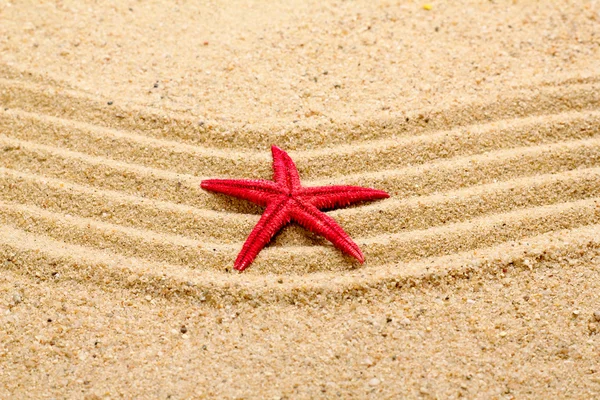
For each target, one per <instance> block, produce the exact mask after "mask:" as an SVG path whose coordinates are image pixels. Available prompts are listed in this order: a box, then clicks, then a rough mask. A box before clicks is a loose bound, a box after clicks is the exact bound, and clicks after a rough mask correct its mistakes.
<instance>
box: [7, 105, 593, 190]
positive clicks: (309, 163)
mask: <svg viewBox="0 0 600 400" xmlns="http://www.w3.org/2000/svg"><path fill="white" fill-rule="evenodd" d="M599 104H600V103H599ZM0 115H1V116H2V118H0V132H3V133H4V134H5V135H8V136H10V137H14V138H17V139H21V140H25V141H31V140H34V141H42V142H41V143H40V144H45V145H49V146H59V147H65V148H67V149H69V150H71V151H78V152H86V153H88V154H90V155H93V156H98V157H108V158H111V159H115V160H119V161H122V162H127V163H135V164H140V165H143V166H146V167H150V168H157V169H166V170H170V171H171V172H174V173H180V174H187V175H193V176H204V177H211V176H239V177H248V178H251V177H254V178H255V177H263V178H269V177H270V175H271V170H270V158H269V155H268V153H267V152H262V153H261V154H260V155H256V156H254V157H253V156H250V155H248V154H244V153H240V152H232V153H231V154H227V155H223V154H218V153H216V154H213V153H211V152H210V151H206V150H204V149H201V148H198V147H196V146H192V145H185V144H181V143H177V142H172V141H166V140H160V139H153V138H147V137H145V136H142V135H138V134H131V133H128V132H122V131H116V130H111V129H106V128H98V127H96V126H93V125H89V124H82V123H78V122H73V121H70V120H64V119H59V118H54V117H47V116H43V115H37V114H33V113H28V112H23V111H19V110H12V111H6V112H4V113H1V114H0ZM599 125H600V111H581V112H580V111H571V112H565V113H560V114H556V115H543V116H535V117H526V118H519V119H513V120H506V121H498V122H495V123H493V124H484V125H473V126H468V127H463V128H457V129H455V130H451V131H437V132H434V133H431V134H428V135H421V136H414V137H407V138H400V139H395V140H384V141H376V142H372V143H370V144H369V146H366V147H365V146H360V145H356V146H345V147H344V146H338V147H337V148H335V149H328V150H327V151H322V150H319V151H316V150H312V151H305V152H295V153H292V156H293V158H294V159H295V161H296V163H297V164H298V168H299V171H300V173H301V175H302V176H303V177H304V179H307V180H310V179H315V178H319V179H323V177H324V176H325V177H327V176H329V177H339V176H344V175H347V174H356V173H365V172H375V171H381V170H390V169H395V168H402V167H406V166H409V165H415V164H425V163H428V162H432V161H435V160H439V159H448V158H453V157H458V156H467V155H474V154H479V153H482V152H487V151H493V150H499V149H503V148H514V147H520V146H526V145H529V146H531V145H539V144H544V143H552V142H556V141H560V140H567V139H582V138H589V137H592V136H594V135H595V134H597V133H598V130H599V128H598V126H599ZM355 159H361V160H362V163H361V164H360V165H361V167H360V168H358V167H354V168H355V169H352V167H350V166H351V165H353V163H352V162H351V161H353V160H355ZM340 164H343V165H346V168H345V169H344V170H340V168H339V165H340Z"/></svg>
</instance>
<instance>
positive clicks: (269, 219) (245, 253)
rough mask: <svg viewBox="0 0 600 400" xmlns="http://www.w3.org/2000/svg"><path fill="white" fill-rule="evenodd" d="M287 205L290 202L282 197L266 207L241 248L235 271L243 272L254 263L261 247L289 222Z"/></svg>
mask: <svg viewBox="0 0 600 400" xmlns="http://www.w3.org/2000/svg"><path fill="white" fill-rule="evenodd" d="M289 203H290V201H289V199H288V198H287V197H282V198H280V199H279V200H276V201H274V202H272V203H270V204H269V205H268V206H267V208H266V209H265V212H264V213H263V215H262V217H260V220H259V221H258V223H257V224H256V226H255V227H254V229H252V232H250V235H249V236H248V239H246V242H245V243H244V245H243V246H242V250H241V251H240V254H238V256H237V259H236V260H235V264H234V268H235V269H237V270H238V271H243V270H245V269H246V268H247V267H248V266H249V265H250V264H251V263H252V261H254V259H255V258H256V256H257V254H258V253H259V252H260V251H261V250H262V249H263V247H265V245H266V244H267V243H269V241H271V238H272V237H273V236H274V235H275V234H276V233H277V232H278V231H279V230H280V229H281V228H282V227H283V226H284V225H286V224H287V223H289V222H290V219H291V217H290V214H289Z"/></svg>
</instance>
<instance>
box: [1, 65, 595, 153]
mask: <svg viewBox="0 0 600 400" xmlns="http://www.w3.org/2000/svg"><path fill="white" fill-rule="evenodd" d="M0 72H2V74H0V75H2V76H6V77H8V78H0V105H1V106H2V107H3V108H18V109H23V110H25V111H29V112H33V113H40V112H41V113H43V114H46V115H49V116H54V117H60V118H68V119H72V120H75V121H80V122H85V123H91V124H94V125H98V126H104V127H107V128H114V129H117V130H126V131H131V132H137V133H140V134H142V135H147V136H151V137H155V138H159V139H169V138H170V139H174V140H178V141H182V142H187V143H191V144H200V145H203V146H208V147H213V148H220V149H227V150H230V149H232V148H238V149H244V150H246V151H248V150H252V149H257V148H268V146H270V145H271V144H272V143H277V144H279V145H280V146H283V147H285V148H286V149H288V150H302V149H310V148H323V147H328V146H337V145H341V144H344V143H348V142H352V143H360V142H364V141H366V140H378V139H384V138H390V137H396V136H413V135H418V134H421V133H424V132H428V131H432V130H445V129H452V128H456V127H459V126H464V125H473V124H484V123H489V122H493V121H498V120H503V119H513V118H521V117H525V116H532V115H540V114H555V113H559V112H564V111H573V110H584V109H589V108H595V107H597V105H598V104H599V103H600V91H599V90H598V87H597V83H598V79H597V77H589V78H588V79H586V80H584V81H583V82H584V83H576V82H578V81H577V80H575V81H574V80H572V79H570V80H569V79H567V80H563V81H560V82H556V83H555V84H554V86H549V83H547V84H546V85H542V86H539V85H538V86H533V87H528V88H515V91H514V95H513V96H511V97H510V98H499V99H490V100H488V101H484V102H481V103H472V104H466V105H459V106H456V107H454V108H451V109H445V110H437V109H431V110H420V111H417V112H414V113H411V114H410V115H406V116H402V117H396V118H392V119H386V120H383V121H361V122H359V123H355V122H343V121H336V122H334V123H331V124H327V125H318V126H315V127H293V128H291V129H284V130H280V131H278V130H272V129H271V130H266V131H260V132H258V131H254V130H251V129H243V128H242V129H240V128H225V127H223V126H210V127H209V126H206V125H205V126H198V121H197V120H196V119H193V118H190V117H184V116H179V117H173V118H170V117H167V116H165V115H164V114H161V113H159V112H157V111H154V110H153V111H151V112H149V110H150V109H149V108H146V109H143V108H140V107H133V106H129V108H128V109H125V108H120V107H118V106H116V105H111V106H108V105H107V103H106V101H105V100H100V99H98V98H96V97H94V96H90V95H89V94H86V93H83V92H81V91H76V90H73V89H72V88H68V87H66V88H65V87H64V86H65V85H59V84H57V83H56V82H52V83H51V84H50V85H49V84H48V82H47V80H46V79H45V78H42V77H39V76H36V75H34V74H27V76H26V75H25V74H23V73H19V72H18V71H15V70H14V69H13V68H11V67H9V66H7V65H0ZM171 114H174V113H173V112H171Z"/></svg>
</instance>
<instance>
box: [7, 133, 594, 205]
mask: <svg viewBox="0 0 600 400" xmlns="http://www.w3.org/2000/svg"><path fill="white" fill-rule="evenodd" d="M0 147H1V148H4V149H9V150H7V151H5V152H4V157H3V158H2V159H0V167H6V168H10V167H11V165H13V164H17V163H18V164H19V165H20V166H21V168H24V169H25V170H27V171H29V172H30V173H35V174H38V175H43V176H47V177H50V178H55V179H62V180H65V181H70V182H73V183H76V184H81V185H85V186H95V187H99V188H102V189H108V190H117V191H126V192H128V194H130V195H134V196H140V197H145V198H151V199H159V200H163V201H167V202H173V203H176V204H184V205H189V206H191V207H196V208H206V209H209V210H212V211H218V212H223V213H224V214H225V215H227V214H236V215H237V214H240V213H244V214H257V213H260V207H258V206H255V205H254V204H252V203H248V202H240V203H239V204H234V205H232V204H224V202H223V201H222V200H221V199H222V196H215V195H213V194H210V193H207V192H206V191H204V190H201V189H200V187H199V181H200V179H199V178H196V177H194V176H192V175H186V174H177V173H173V172H169V171H165V170H162V169H157V168H149V167H144V166H140V165H137V164H130V163H124V162H121V161H115V160H112V159H109V158H105V157H96V156H90V155H87V154H85V153H80V152H74V151H70V150H65V149H63V148H60V147H54V146H48V145H43V144H38V143H35V142H31V141H24V140H20V139H13V138H10V137H6V136H4V135H1V134H0ZM598 163H600V138H592V139H582V140H574V141H569V142H559V143H554V144H550V145H540V146H533V147H520V148H515V149H509V150H499V151H494V152H488V153H485V154H483V155H476V156H468V157H459V158H453V159H449V160H442V161H438V162H436V163H429V164H427V165H426V167H425V168H424V167H422V166H417V167H408V168H402V169H394V170H389V171H381V172H378V173H365V174H357V175H348V176H347V177H345V178H344V183H346V184H354V185H359V186H369V187H377V188H380V189H383V190H388V191H390V192H392V193H393V194H394V198H406V197H410V196H415V195H427V194H431V193H433V192H440V191H448V190H452V189H453V188H454V187H467V186H470V185H474V184H485V183H487V182H490V181H492V180H494V181H499V180H506V179H510V178H515V177H518V176H521V175H525V176H527V173H531V172H530V171H532V170H534V171H536V173H538V174H540V173H550V172H561V171H564V170H568V169H575V168H581V167H591V166H594V165H598ZM499 166H501V167H502V168H498V167H499ZM431 173H433V174H434V176H431ZM428 178H429V179H428ZM457 178H458V180H459V182H458V183H457V182H455V186H454V187H453V186H452V185H451V183H452V182H453V181H456V180H457ZM334 183H335V181H334V180H326V181H320V182H315V181H307V182H306V185H307V186H318V185H328V184H334ZM229 203H231V202H229Z"/></svg>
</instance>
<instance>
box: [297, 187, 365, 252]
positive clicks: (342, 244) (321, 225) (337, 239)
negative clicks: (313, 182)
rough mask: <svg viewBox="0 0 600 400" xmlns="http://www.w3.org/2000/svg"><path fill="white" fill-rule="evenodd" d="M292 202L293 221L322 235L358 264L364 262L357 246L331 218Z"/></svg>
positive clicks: (304, 203)
mask: <svg viewBox="0 0 600 400" xmlns="http://www.w3.org/2000/svg"><path fill="white" fill-rule="evenodd" d="M293 201H294V205H295V206H294V207H293V208H292V210H291V214H292V219H293V220H294V221H296V222H298V223H299V224H300V225H302V226H303V227H304V228H306V229H308V230H309V231H311V232H314V233H317V234H319V235H322V236H323V237H325V239H327V240H329V241H330V242H331V243H333V244H334V246H335V247H337V248H338V249H340V250H342V251H343V252H345V253H348V254H350V255H351V256H352V257H354V258H356V259H357V260H358V261H360V263H363V262H364V260H365V257H364V256H363V253H362V252H361V251H360V248H359V247H358V245H357V244H356V243H354V242H353V241H352V239H351V238H350V236H349V235H348V234H347V233H346V232H345V231H344V230H343V229H342V227H341V226H339V225H338V223H337V222H335V220H334V219H333V218H331V217H330V216H328V215H327V214H325V213H323V212H321V211H319V209H317V208H316V207H315V206H313V205H312V204H309V203H306V202H305V201H303V200H300V199H294V200H293Z"/></svg>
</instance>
